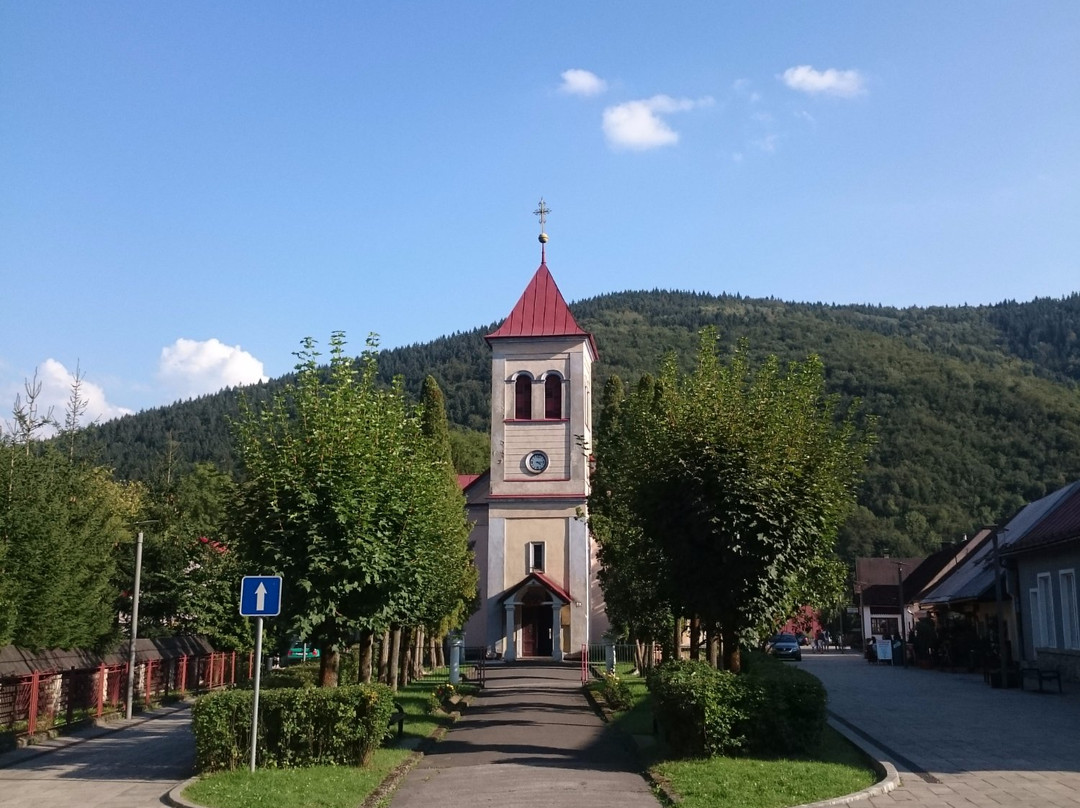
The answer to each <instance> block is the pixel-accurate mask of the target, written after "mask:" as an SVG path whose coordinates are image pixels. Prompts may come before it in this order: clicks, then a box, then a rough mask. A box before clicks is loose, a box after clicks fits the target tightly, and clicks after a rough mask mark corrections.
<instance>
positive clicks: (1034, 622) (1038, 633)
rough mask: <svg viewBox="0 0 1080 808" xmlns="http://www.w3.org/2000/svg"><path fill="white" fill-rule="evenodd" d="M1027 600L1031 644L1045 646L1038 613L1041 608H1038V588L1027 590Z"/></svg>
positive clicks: (1038, 646)
mask: <svg viewBox="0 0 1080 808" xmlns="http://www.w3.org/2000/svg"><path fill="white" fill-rule="evenodd" d="M1028 601H1029V606H1030V611H1031V644H1032V645H1034V646H1035V647H1036V648H1044V647H1045V646H1046V640H1045V638H1044V637H1043V635H1042V621H1041V620H1040V619H1039V614H1040V613H1041V612H1042V609H1040V608H1039V590H1038V589H1029V590H1028Z"/></svg>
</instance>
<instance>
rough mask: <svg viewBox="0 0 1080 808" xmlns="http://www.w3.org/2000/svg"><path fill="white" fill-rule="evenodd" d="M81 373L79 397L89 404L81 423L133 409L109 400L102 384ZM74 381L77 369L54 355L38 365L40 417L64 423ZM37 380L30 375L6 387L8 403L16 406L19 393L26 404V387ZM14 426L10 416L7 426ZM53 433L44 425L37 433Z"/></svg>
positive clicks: (89, 422)
mask: <svg viewBox="0 0 1080 808" xmlns="http://www.w3.org/2000/svg"><path fill="white" fill-rule="evenodd" d="M80 375H82V381H81V384H80V387H79V397H80V399H81V400H82V402H83V403H84V404H85V405H86V409H85V410H84V411H83V413H82V415H81V416H80V417H79V425H80V426H86V425H87V424H91V423H95V422H98V421H108V420H109V419H111V418H119V417H120V416H121V415H130V414H131V413H132V412H133V411H132V410H129V409H128V408H127V407H121V406H119V405H117V404H112V403H110V402H109V401H108V400H107V399H106V397H105V390H104V389H103V388H102V387H101V386H100V385H98V384H94V383H93V382H91V381H89V380H88V379H87V378H86V376H85V375H83V374H82V372H81V371H80ZM74 382H75V373H74V372H72V371H70V370H68V369H67V368H66V367H64V365H63V363H61V362H58V361H57V360H55V359H52V358H49V359H46V360H45V361H44V362H42V363H41V366H40V367H38V368H37V378H36V383H37V384H39V385H40V391H39V392H38V394H37V398H36V399H35V402H34V405H35V407H36V409H37V415H38V417H39V418H41V417H46V416H49V417H51V418H52V419H53V421H55V422H58V423H59V424H61V425H62V424H63V423H64V417H65V415H66V413H67V409H68V406H69V402H70V399H71V386H72V384H73V383H74ZM34 383H35V379H34V378H33V377H31V378H29V379H27V380H26V381H25V382H24V383H23V384H20V385H17V386H16V385H8V386H7V387H6V389H5V390H4V391H3V392H4V393H5V394H6V395H7V396H8V397H7V398H6V399H5V403H6V404H10V405H11V406H13V405H14V403H15V396H19V397H20V399H21V400H22V403H23V404H24V405H25V404H27V403H28V402H27V392H26V387H27V385H28V384H29V385H30V386H31V387H32V386H33V385H34ZM12 427H13V423H12V422H11V421H10V420H9V421H7V423H6V429H8V430H9V431H10V430H11V428H12ZM54 434H56V430H55V429H51V428H50V429H43V430H42V431H41V432H39V433H38V436H39V437H50V436H52V435H54Z"/></svg>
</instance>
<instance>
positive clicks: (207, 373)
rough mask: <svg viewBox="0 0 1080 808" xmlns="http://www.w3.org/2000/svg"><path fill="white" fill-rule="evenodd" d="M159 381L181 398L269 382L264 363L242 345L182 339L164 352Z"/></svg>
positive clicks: (162, 351) (160, 364) (215, 340)
mask: <svg viewBox="0 0 1080 808" xmlns="http://www.w3.org/2000/svg"><path fill="white" fill-rule="evenodd" d="M157 376H158V379H159V380H160V381H161V382H162V383H163V384H165V385H166V386H167V387H168V388H169V390H170V392H171V393H172V394H173V395H175V396H177V397H178V398H193V397H195V396H201V395H203V394H206V393H216V392H217V391H218V390H221V389H222V388H224V387H234V386H236V385H240V384H254V383H255V382H260V381H266V379H267V376H266V375H265V374H264V373H263V363H262V362H260V361H259V360H258V359H256V358H255V357H254V356H252V355H251V354H249V353H248V352H247V351H245V350H242V349H241V348H240V346H239V345H235V346H230V345H225V344H224V343H222V342H220V341H219V340H217V339H208V340H203V341H201V342H200V341H198V340H193V339H184V338H183V337H181V338H180V339H178V340H177V341H176V342H174V343H173V344H172V345H169V346H166V347H164V348H162V349H161V359H160V361H159V362H158V373H157Z"/></svg>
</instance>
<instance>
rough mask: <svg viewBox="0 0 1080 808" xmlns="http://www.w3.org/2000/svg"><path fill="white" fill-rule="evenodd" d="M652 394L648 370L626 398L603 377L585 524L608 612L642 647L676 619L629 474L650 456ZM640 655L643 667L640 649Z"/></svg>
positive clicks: (663, 566) (616, 383)
mask: <svg viewBox="0 0 1080 808" xmlns="http://www.w3.org/2000/svg"><path fill="white" fill-rule="evenodd" d="M655 394H656V385H655V381H654V380H653V379H652V377H650V376H644V377H642V379H641V381H640V382H639V384H638V386H637V388H636V389H635V391H634V393H633V395H631V396H629V397H627V395H626V390H625V388H624V387H623V383H622V380H621V379H619V378H618V377H617V376H612V377H610V378H609V379H608V380H607V383H606V384H605V386H604V393H603V399H602V409H601V411H600V417H599V419H598V420H597V425H596V433H595V439H596V452H595V456H596V473H595V474H594V475H593V479H592V494H591V495H590V497H589V527H590V530H591V531H592V533H593V535H594V536H595V537H596V540H597V545H598V557H599V560H600V565H601V566H600V572H599V577H600V585H601V587H602V588H603V591H604V605H605V609H606V611H607V615H608V619H609V620H610V621H611V624H612V627H613V628H614V629H615V630H616V631H617V632H619V633H621V634H623V635H625V636H627V637H628V638H629V639H632V640H634V641H635V642H636V643H638V647H639V650H643V648H644V645H645V644H649V643H652V642H655V641H656V640H657V639H659V638H662V637H664V636H666V635H667V634H668V633H670V629H671V626H672V625H673V622H674V613H673V610H672V599H671V595H670V594H669V590H668V584H669V581H670V575H669V572H668V564H667V561H666V558H665V557H664V554H663V552H662V551H661V547H660V545H659V543H658V542H656V541H655V540H654V539H653V538H652V537H651V536H650V535H649V534H646V533H645V531H644V530H643V528H642V525H641V520H640V519H639V518H638V515H637V513H636V512H635V511H634V510H633V492H634V490H635V483H634V478H635V477H636V476H637V475H638V474H639V473H640V471H641V468H642V464H646V468H647V464H648V462H649V460H648V456H649V452H650V442H651V437H652V435H653V434H654V433H653V424H652V423H651V418H650V414H651V413H652V411H653V409H654V397H655ZM639 656H641V657H642V659H639V665H638V667H639V669H642V668H643V667H644V664H642V663H643V662H644V661H645V660H644V654H640V655H639Z"/></svg>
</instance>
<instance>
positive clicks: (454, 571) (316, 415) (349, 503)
mask: <svg viewBox="0 0 1080 808" xmlns="http://www.w3.org/2000/svg"><path fill="white" fill-rule="evenodd" d="M376 347H377V345H376V343H375V341H374V339H369V340H368V349H367V350H366V351H365V352H364V355H363V357H362V360H361V363H360V367H359V369H358V367H357V364H356V363H355V362H354V361H353V359H352V358H351V357H349V356H347V355H346V353H345V340H344V336H343V335H342V334H340V333H335V334H334V335H333V336H332V337H331V341H330V366H329V371H328V372H325V373H324V370H323V369H322V368H320V366H319V363H318V358H319V352H318V351H317V350H316V349H315V345H314V342H313V341H312V340H310V339H309V340H306V341H305V342H304V346H303V349H302V350H301V351H300V352H299V353H298V354H297V356H298V358H299V360H300V361H299V364H298V365H297V379H296V382H295V384H290V385H288V386H287V387H286V388H285V390H284V391H283V392H281V393H280V394H278V395H277V396H275V398H274V400H273V402H272V403H271V404H270V405H269V406H267V407H265V408H263V409H262V410H261V411H256V410H254V409H252V408H249V407H244V408H242V412H241V419H240V422H239V430H238V437H239V448H240V452H241V456H242V459H243V467H244V470H245V473H246V480H245V482H244V484H243V485H242V487H241V492H240V497H239V525H240V531H241V540H242V541H243V544H244V552H245V554H246V555H247V557H249V558H250V559H252V560H253V561H255V560H257V561H258V562H259V563H260V564H261V567H262V569H263V570H264V571H266V572H275V573H278V574H280V575H282V577H283V579H284V580H283V583H284V590H283V593H282V595H283V599H284V601H285V604H286V606H285V609H286V610H287V615H288V621H289V623H290V625H291V626H292V627H293V628H294V630H295V631H296V632H297V633H298V634H299V635H300V636H302V637H304V638H306V639H307V640H308V641H309V642H311V643H313V644H314V645H315V646H317V647H318V648H319V650H320V661H321V670H320V678H321V682H322V684H323V685H335V684H336V683H337V671H338V665H339V653H340V652H341V651H342V650H343V649H344V648H347V647H349V646H350V645H351V644H352V643H354V642H357V641H359V642H360V645H361V648H362V649H365V650H366V653H365V654H364V656H363V659H362V662H361V677H362V678H363V679H364V680H365V681H367V680H370V678H371V656H370V649H371V647H372V638H373V637H374V636H375V634H376V633H382V632H383V631H384V630H387V629H388V628H389V629H391V630H392V631H393V632H394V633H395V634H396V635H397V636H399V637H400V632H401V631H402V629H406V630H408V629H417V628H421V627H422V628H424V629H426V632H427V634H429V635H432V634H435V635H439V634H442V633H445V631H446V630H447V629H448V628H450V627H453V626H457V625H460V624H461V623H462V622H464V618H465V617H466V616H467V612H468V610H469V609H470V608H471V607H472V605H473V601H474V599H475V594H476V571H475V568H474V567H473V566H472V563H471V553H470V550H469V548H468V533H469V526H468V524H467V522H466V521H465V505H464V499H463V497H462V494H461V492H460V491H459V489H458V486H457V481H456V476H455V474H454V469H453V466H452V464H451V460H450V437H449V430H448V428H447V423H446V415H445V409H444V406H443V402H442V394H441V392H440V391H439V389H438V386H437V385H436V384H435V382H434V380H433V379H430V378H429V379H428V381H427V382H426V383H425V386H424V393H423V401H422V402H421V405H420V407H419V408H418V409H417V408H413V407H412V406H410V404H409V402H408V399H407V398H406V396H405V393H404V390H403V387H402V384H401V382H400V380H395V382H394V383H393V384H392V385H391V386H390V387H384V386H381V385H379V384H378V383H377V371H378V368H377V363H376V359H375V349H376ZM398 644H399V646H400V642H399V643H398ZM406 645H408V643H407V642H406Z"/></svg>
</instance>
